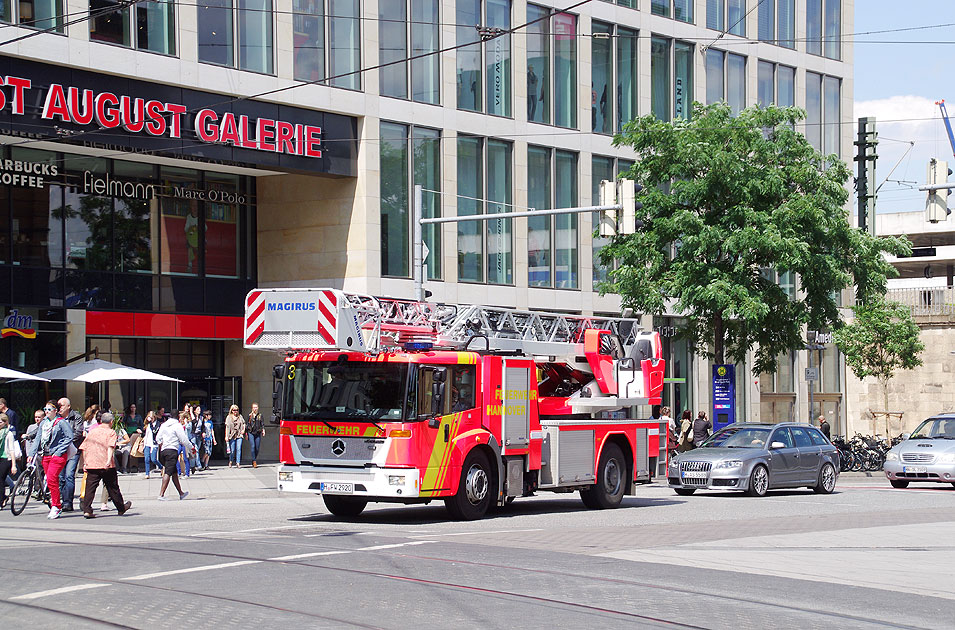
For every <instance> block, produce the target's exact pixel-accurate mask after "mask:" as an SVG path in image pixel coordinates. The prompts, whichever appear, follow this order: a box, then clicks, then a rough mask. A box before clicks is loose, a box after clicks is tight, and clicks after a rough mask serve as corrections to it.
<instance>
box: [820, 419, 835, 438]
mask: <svg viewBox="0 0 955 630" xmlns="http://www.w3.org/2000/svg"><path fill="white" fill-rule="evenodd" d="M819 430H820V431H822V434H823V435H825V436H826V439H827V440H829V441H832V438H831V437H830V436H829V432H830V431H831V430H832V427H830V426H829V421H828V420H826V417H825V416H819Z"/></svg>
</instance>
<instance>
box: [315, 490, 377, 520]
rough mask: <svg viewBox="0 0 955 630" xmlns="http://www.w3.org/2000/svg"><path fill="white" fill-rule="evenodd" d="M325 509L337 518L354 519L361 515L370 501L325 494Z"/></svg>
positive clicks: (323, 496)
mask: <svg viewBox="0 0 955 630" xmlns="http://www.w3.org/2000/svg"><path fill="white" fill-rule="evenodd" d="M322 498H323V499H324V500H325V507H327V508H328V511H329V512H331V513H332V514H334V515H335V516H345V517H352V516H358V515H359V514H361V512H362V510H364V509H365V506H366V505H368V501H366V500H365V499H359V498H356V497H340V496H336V495H333V494H323V495H322Z"/></svg>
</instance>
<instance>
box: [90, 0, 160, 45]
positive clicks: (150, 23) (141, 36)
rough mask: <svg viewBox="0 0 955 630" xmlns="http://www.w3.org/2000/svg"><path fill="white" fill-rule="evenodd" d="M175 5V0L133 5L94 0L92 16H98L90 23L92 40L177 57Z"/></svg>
mask: <svg viewBox="0 0 955 630" xmlns="http://www.w3.org/2000/svg"><path fill="white" fill-rule="evenodd" d="M173 6H174V2H173V1H172V0H147V1H146V2H140V3H137V4H135V5H132V6H130V5H126V4H121V3H119V2H118V1H117V0H91V1H90V14H95V17H93V18H92V19H91V20H90V39H91V40H93V41H97V42H107V43H110V44H119V45H121V46H131V47H133V48H138V49H139V50H151V51H153V52H158V53H164V54H167V55H174V54H176V20H175V13H174V9H173ZM110 7H114V8H113V9H112V10H110ZM134 12H135V13H134Z"/></svg>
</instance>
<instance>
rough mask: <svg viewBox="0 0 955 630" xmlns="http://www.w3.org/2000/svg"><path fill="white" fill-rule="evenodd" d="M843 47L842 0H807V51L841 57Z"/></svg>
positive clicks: (829, 56)
mask: <svg viewBox="0 0 955 630" xmlns="http://www.w3.org/2000/svg"><path fill="white" fill-rule="evenodd" d="M841 48H842V5H841V4H840V0H806V52H808V53H811V54H813V55H821V56H825V57H828V58H830V59H841V58H842V51H841Z"/></svg>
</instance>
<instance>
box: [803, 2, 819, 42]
mask: <svg viewBox="0 0 955 630" xmlns="http://www.w3.org/2000/svg"><path fill="white" fill-rule="evenodd" d="M806 52H808V53H811V54H813V55H821V54H822V0H806Z"/></svg>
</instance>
